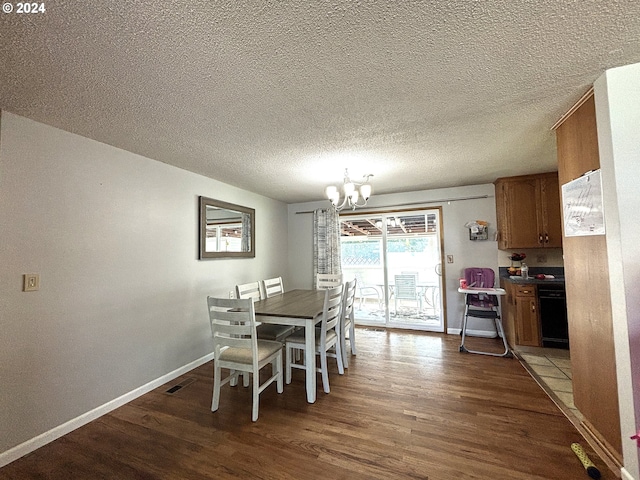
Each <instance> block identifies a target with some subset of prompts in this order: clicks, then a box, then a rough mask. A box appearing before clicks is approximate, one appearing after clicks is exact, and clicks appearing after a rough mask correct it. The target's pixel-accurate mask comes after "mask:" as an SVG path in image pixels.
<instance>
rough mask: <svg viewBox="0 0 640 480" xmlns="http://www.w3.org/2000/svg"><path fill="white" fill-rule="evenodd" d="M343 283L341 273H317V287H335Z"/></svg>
mask: <svg viewBox="0 0 640 480" xmlns="http://www.w3.org/2000/svg"><path fill="white" fill-rule="evenodd" d="M338 285H342V274H341V273H318V274H317V275H316V289H318V290H320V289H323V288H333V287H337V286H338Z"/></svg>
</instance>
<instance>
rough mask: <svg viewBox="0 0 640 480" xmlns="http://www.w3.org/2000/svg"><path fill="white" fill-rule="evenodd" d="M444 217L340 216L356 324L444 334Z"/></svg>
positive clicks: (433, 213) (431, 213)
mask: <svg viewBox="0 0 640 480" xmlns="http://www.w3.org/2000/svg"><path fill="white" fill-rule="evenodd" d="M440 218H441V216H440V210H439V209H429V210H419V211H418V210H416V211H404V212H385V213H375V214H346V215H345V214H343V215H341V216H340V223H341V247H342V271H343V274H344V277H345V279H349V278H354V277H355V278H357V279H358V289H357V293H356V312H355V317H356V323H358V324H363V325H374V326H375V325H384V326H389V327H394V328H412V329H419V330H433V331H439V332H441V331H444V313H443V308H442V295H441V292H442V276H441V262H442V259H441V256H442V250H441V235H440Z"/></svg>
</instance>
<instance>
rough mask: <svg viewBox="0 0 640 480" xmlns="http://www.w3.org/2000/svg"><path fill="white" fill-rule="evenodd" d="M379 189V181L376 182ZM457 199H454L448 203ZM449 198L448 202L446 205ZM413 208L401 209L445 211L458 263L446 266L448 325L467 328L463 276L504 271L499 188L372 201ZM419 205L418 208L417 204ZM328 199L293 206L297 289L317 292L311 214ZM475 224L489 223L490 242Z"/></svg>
mask: <svg viewBox="0 0 640 480" xmlns="http://www.w3.org/2000/svg"><path fill="white" fill-rule="evenodd" d="M374 188H375V182H374ZM485 195H486V196H487V197H488V198H482V199H472V200H460V201H458V200H455V199H459V198H466V197H478V196H485ZM447 199H452V201H450V202H449V201H446V200H447ZM442 200H444V201H442ZM404 204H412V205H410V206H406V207H397V208H420V206H421V205H422V206H425V207H436V206H439V207H442V216H443V235H444V252H443V253H444V255H445V258H446V255H453V258H454V263H452V264H446V263H445V264H444V266H445V275H446V301H447V327H448V329H449V331H450V333H458V332H459V329H460V328H461V320H462V313H463V309H464V302H463V297H462V295H461V294H460V293H458V286H459V278H460V276H461V274H462V272H463V270H464V269H465V268H466V267H476V266H479V267H490V268H493V269H494V270H495V271H496V274H497V272H498V246H497V242H496V241H495V240H494V238H495V231H496V204H495V188H494V186H493V184H485V185H473V186H466V187H455V188H443V189H437V190H424V191H420V192H408V193H398V194H389V195H376V194H375V191H374V194H373V196H372V197H371V199H370V200H369V206H370V207H371V208H375V209H384V208H387V207H390V208H392V209H393V208H395V207H393V206H395V205H404ZM413 204H416V205H413ZM328 205H329V202H328V201H323V202H310V203H298V204H292V205H289V245H295V247H296V248H294V249H291V252H290V255H289V271H290V276H291V281H292V286H293V287H298V288H311V285H312V281H313V278H312V277H313V273H312V270H313V265H312V251H313V241H312V238H313V237H312V227H313V225H312V224H313V216H312V215H311V214H308V213H298V212H307V211H312V210H314V209H316V208H326V207H327V206H328ZM472 220H486V221H488V222H489V240H487V241H471V240H469V231H468V230H467V229H466V228H465V227H464V224H465V223H467V222H469V221H472ZM469 329H471V330H476V331H478V332H486V334H487V335H488V334H491V332H493V333H494V334H495V330H493V329H492V327H491V324H490V323H489V322H488V321H483V320H478V319H470V321H469Z"/></svg>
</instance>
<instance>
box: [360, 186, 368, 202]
mask: <svg viewBox="0 0 640 480" xmlns="http://www.w3.org/2000/svg"><path fill="white" fill-rule="evenodd" d="M360 194H361V195H362V198H364V199H365V201H367V200H369V197H370V196H371V185H370V184H368V183H365V184H364V185H362V186H361V187H360Z"/></svg>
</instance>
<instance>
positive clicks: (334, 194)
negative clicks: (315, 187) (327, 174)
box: [326, 168, 373, 212]
mask: <svg viewBox="0 0 640 480" xmlns="http://www.w3.org/2000/svg"><path fill="white" fill-rule="evenodd" d="M370 177H373V175H372V174H370V173H369V174H367V175H363V176H362V182H354V181H352V180H351V179H350V178H349V170H348V169H346V168H345V169H344V182H343V184H342V190H343V191H344V198H343V199H342V202H340V192H339V191H338V187H336V186H334V185H329V186H328V187H327V190H326V192H327V197H328V198H329V201H330V202H331V204H332V205H333V207H334V208H335V209H336V211H338V212H339V211H340V210H342V209H343V208H345V207H346V206H349V208H351V210H355V209H356V207H364V206H365V205H366V204H367V200H369V197H370V196H371V184H370V183H369V178H370ZM356 187H360V189H357V188H356ZM360 199H362V201H361V202H360V203H358V201H359V200H360Z"/></svg>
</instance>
